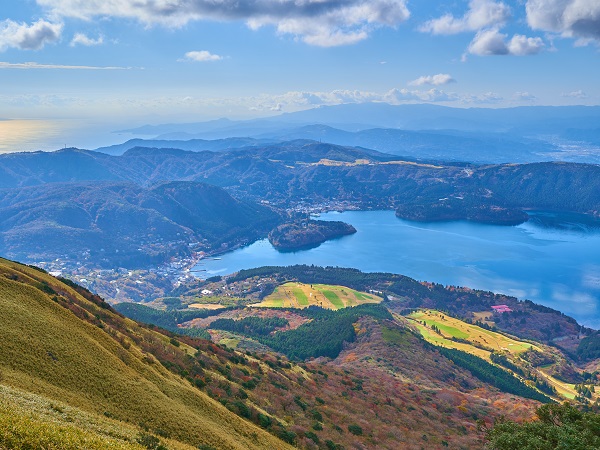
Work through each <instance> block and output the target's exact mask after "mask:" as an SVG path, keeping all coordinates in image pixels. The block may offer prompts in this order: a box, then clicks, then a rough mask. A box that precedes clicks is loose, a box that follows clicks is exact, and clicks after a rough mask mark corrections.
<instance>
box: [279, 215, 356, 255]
mask: <svg viewBox="0 0 600 450" xmlns="http://www.w3.org/2000/svg"><path fill="white" fill-rule="evenodd" d="M354 233H356V228H354V227H353V226H352V225H350V224H347V223H345V222H339V221H325V220H305V221H300V222H293V223H284V224H283V225H279V226H278V227H277V228H275V229H273V230H272V231H271V232H270V233H269V242H271V245H273V247H275V248H276V249H277V250H280V251H293V250H301V249H308V248H313V247H317V246H319V245H320V244H322V243H323V242H325V241H328V240H330V239H335V238H338V237H342V236H347V235H349V234H354Z"/></svg>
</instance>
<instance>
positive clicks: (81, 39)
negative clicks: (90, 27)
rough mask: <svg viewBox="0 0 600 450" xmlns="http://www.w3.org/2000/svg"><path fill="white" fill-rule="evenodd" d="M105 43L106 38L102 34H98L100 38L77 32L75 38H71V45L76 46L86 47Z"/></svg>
mask: <svg viewBox="0 0 600 450" xmlns="http://www.w3.org/2000/svg"><path fill="white" fill-rule="evenodd" d="M103 43H104V38H103V37H102V36H98V38H96V39H94V38H91V37H88V36H86V35H85V34H83V33H75V36H73V39H72V40H71V44H70V45H71V47H75V46H76V45H84V46H86V47H92V46H94V45H102V44H103Z"/></svg>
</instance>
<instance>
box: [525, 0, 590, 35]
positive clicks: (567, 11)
mask: <svg viewBox="0 0 600 450" xmlns="http://www.w3.org/2000/svg"><path fill="white" fill-rule="evenodd" d="M525 9H526V11H527V23H528V24H529V26H530V27H531V28H533V29H534V30H542V31H548V32H552V33H558V34H560V35H561V36H563V37H573V38H577V39H578V41H577V42H578V44H579V45H586V44H589V43H591V42H594V41H595V42H596V43H599V42H600V2H599V1H598V0H527V4H526V6H525Z"/></svg>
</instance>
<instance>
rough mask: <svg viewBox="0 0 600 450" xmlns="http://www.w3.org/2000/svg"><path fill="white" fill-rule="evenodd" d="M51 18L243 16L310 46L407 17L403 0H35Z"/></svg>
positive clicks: (156, 20)
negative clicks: (47, 11) (45, 9)
mask: <svg viewBox="0 0 600 450" xmlns="http://www.w3.org/2000/svg"><path fill="white" fill-rule="evenodd" d="M37 3H38V4H40V5H41V6H44V7H46V8H47V9H48V10H49V12H50V14H51V15H52V16H53V17H57V18H62V17H76V18H79V19H84V20H91V19H93V18H96V17H122V18H131V19H135V20H138V21H140V22H143V23H146V24H162V25H164V26H169V27H179V26H183V25H185V24H186V23H188V22H190V21H198V20H219V21H238V20H242V21H245V22H246V23H247V24H248V26H249V27H250V28H252V29H258V28H260V27H263V26H267V25H268V26H274V27H275V28H276V30H277V32H278V33H279V34H282V35H288V34H289V35H293V36H296V37H298V38H299V39H301V40H302V41H304V42H306V43H307V44H311V45H318V46H323V47H327V46H336V45H345V44H352V43H355V42H358V41H361V40H363V39H366V38H367V37H368V36H369V33H370V32H371V30H372V29H374V28H378V27H382V26H387V27H394V26H396V25H398V24H400V23H402V22H404V21H405V20H407V19H408V17H409V15H410V12H409V10H408V8H407V6H406V0H345V1H342V0H249V1H239V0H143V1H141V0H37Z"/></svg>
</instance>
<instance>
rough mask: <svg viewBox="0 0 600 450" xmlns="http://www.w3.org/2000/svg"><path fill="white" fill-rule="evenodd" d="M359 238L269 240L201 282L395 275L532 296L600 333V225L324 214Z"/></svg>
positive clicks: (580, 220)
mask: <svg viewBox="0 0 600 450" xmlns="http://www.w3.org/2000/svg"><path fill="white" fill-rule="evenodd" d="M320 219H321V220H342V221H344V222H347V223H350V224H352V225H353V226H354V227H355V228H356V230H357V233H356V234H353V235H351V236H345V237H342V238H340V239H335V240H332V241H328V242H325V243H324V244H322V245H320V246H319V247H317V248H313V249H309V250H303V251H298V252H292V253H281V252H279V251H277V250H276V249H274V248H273V247H272V246H271V244H270V243H269V241H268V240H266V239H264V240H261V241H257V242H255V243H253V244H252V245H249V246H247V247H244V248H240V249H238V250H235V251H232V252H230V253H226V254H224V255H222V256H221V257H220V259H212V258H207V259H205V260H202V261H201V262H200V263H199V264H198V265H197V266H196V267H195V268H194V270H196V271H199V272H198V273H197V275H198V276H200V277H208V276H212V275H226V274H230V273H233V272H236V271H238V270H241V269H249V268H252V267H259V266H267V265H277V266H286V265H293V264H314V265H318V266H340V267H354V268H356V269H360V270H362V271H364V272H391V273H399V274H403V275H407V276H409V277H412V278H415V279H417V280H423V281H432V282H437V283H442V284H444V285H456V286H469V287H472V288H476V289H483V290H488V291H493V292H498V293H503V294H509V295H513V296H515V297H518V298H520V299H529V300H532V301H534V302H536V303H540V304H542V305H546V306H549V307H552V308H555V309H558V310H559V311H562V312H564V313H565V314H567V315H569V316H572V317H574V318H576V319H577V320H578V321H579V323H581V324H584V325H586V326H590V327H593V328H600V306H599V305H600V221H598V220H592V219H589V218H585V217H584V216H579V215H565V214H562V215H557V214H551V213H531V219H530V220H529V221H528V222H526V223H524V224H522V225H518V226H510V227H507V226H496V225H484V224H477V223H472V222H466V221H459V222H441V223H418V222H409V221H406V220H401V219H398V218H397V217H396V216H395V214H394V212H393V211H346V212H342V213H338V212H330V213H326V214H323V215H321V217H320Z"/></svg>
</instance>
